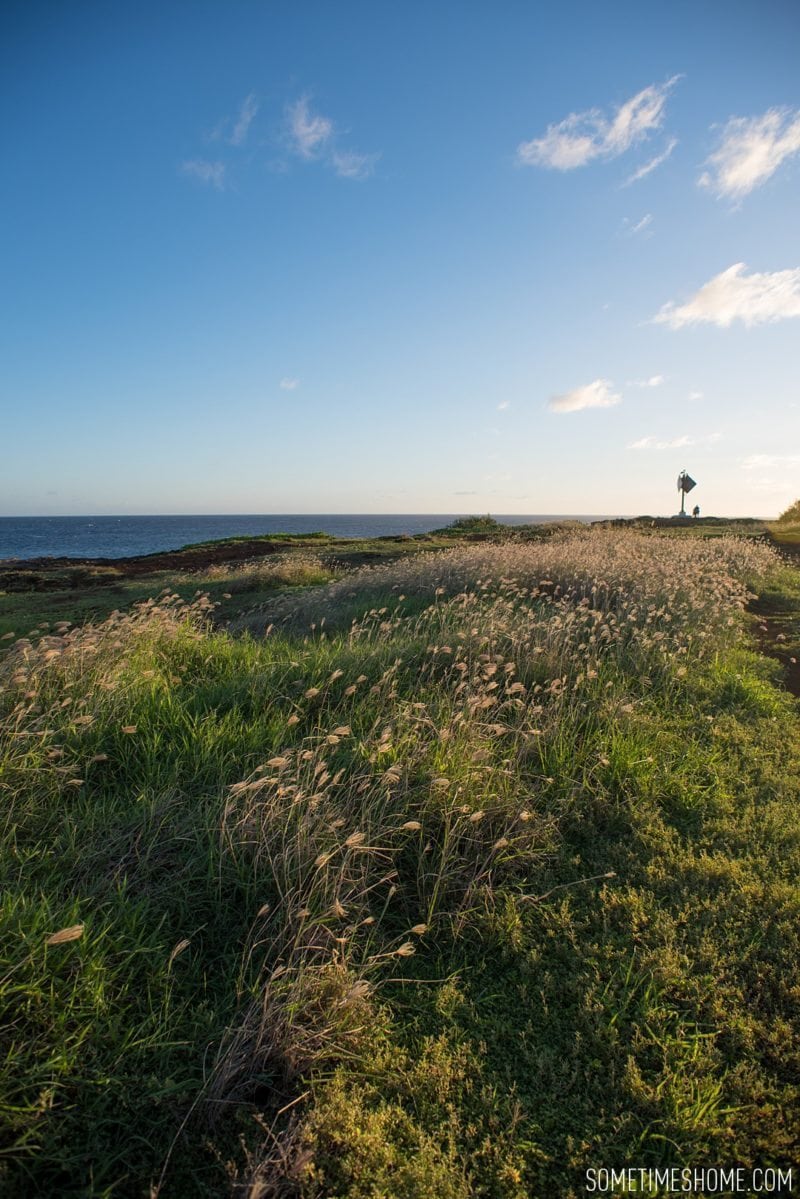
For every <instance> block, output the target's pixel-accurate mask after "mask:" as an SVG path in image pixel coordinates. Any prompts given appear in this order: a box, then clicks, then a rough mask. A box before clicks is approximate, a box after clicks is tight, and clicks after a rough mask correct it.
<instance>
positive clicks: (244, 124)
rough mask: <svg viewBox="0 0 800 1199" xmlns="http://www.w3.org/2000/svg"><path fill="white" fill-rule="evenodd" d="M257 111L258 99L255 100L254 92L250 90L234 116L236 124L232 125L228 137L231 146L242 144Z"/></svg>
mask: <svg viewBox="0 0 800 1199" xmlns="http://www.w3.org/2000/svg"><path fill="white" fill-rule="evenodd" d="M257 112H258V100H256V95H255V92H251V93H250V95H249V96H246V97H245V99H244V101H243V103H242V107H241V108H240V109H239V115H238V117H237V118H236V124H235V125H234V126H233V132H232V133H231V135H230V137H229V138H228V140H229V142H230V143H231V145H232V146H241V145H243V143H244V141H245V139H246V138H247V131H248V129H249V128H250V125H251V124H252V121H253V118H254V117H255V115H256V113H257Z"/></svg>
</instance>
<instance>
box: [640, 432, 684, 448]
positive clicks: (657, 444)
mask: <svg viewBox="0 0 800 1199" xmlns="http://www.w3.org/2000/svg"><path fill="white" fill-rule="evenodd" d="M685 445H694V439H693V438H691V437H687V436H686V435H684V436H683V437H673V439H672V440H671V441H659V440H658V438H656V437H640V438H639V440H638V441H632V442H631V444H630V445H629V446H628V449H629V450H679V449H681V448H682V447H683V446H685Z"/></svg>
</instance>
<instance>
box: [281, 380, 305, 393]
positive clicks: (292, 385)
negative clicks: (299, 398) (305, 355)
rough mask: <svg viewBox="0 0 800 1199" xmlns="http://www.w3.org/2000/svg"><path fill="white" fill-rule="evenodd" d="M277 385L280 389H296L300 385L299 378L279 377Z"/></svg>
mask: <svg viewBox="0 0 800 1199" xmlns="http://www.w3.org/2000/svg"><path fill="white" fill-rule="evenodd" d="M279 386H280V389H281V391H297V388H298V387H299V386H300V380H299V379H288V378H287V379H281V381H280V384H279Z"/></svg>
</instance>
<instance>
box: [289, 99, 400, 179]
mask: <svg viewBox="0 0 800 1199" xmlns="http://www.w3.org/2000/svg"><path fill="white" fill-rule="evenodd" d="M286 121H287V130H288V141H289V147H290V149H291V150H292V152H293V153H294V154H296V155H298V157H300V158H303V159H305V160H306V161H307V162H312V161H315V160H316V161H322V162H325V163H326V164H327V165H328V166H329V167H332V168H333V170H334V171H335V172H336V174H337V175H338V176H339V177H340V178H341V179H366V178H367V177H368V176H369V175H371V174H372V170H373V167H374V165H375V163H376V162H377V160H378V155H377V154H358V153H356V151H354V150H343V149H341V147H340V146H339V145H337V141H338V133H337V130H336V126H335V125H334V123H333V121H332V120H331V119H330V117H324V116H322V115H321V114H320V113H315V112H313V111H312V109H311V105H310V102H309V99H308V96H301V97H300V99H299V100H296V101H295V102H294V104H290V105H289V106H288V107H287V109H286Z"/></svg>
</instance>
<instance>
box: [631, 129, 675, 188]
mask: <svg viewBox="0 0 800 1199" xmlns="http://www.w3.org/2000/svg"><path fill="white" fill-rule="evenodd" d="M677 144H678V139H677V137H671V138H670V139H669V141H668V142H667V148H666V150H664V151H663V153H661V154H656V156H655V158H651V159H650V161H649V162H646V163H644V165H643V166H640V167H639V168H638V170H635V171H634V172H633V174H632V175H629V176H628V178H627V179H626V180H625V182H624V183H623V185H622V186H623V187H629V186H630V185H631V183H638V182H639V180H640V179H644V178H645V176H647V175H649V174H650V173H651V172H652V171H654V170H656V168H657V167H660V166H661V164H662V162H666V161H667V159H668V158H669V156H670V154H671V153H672V151H673V150H674V149H675V147H676V146H677Z"/></svg>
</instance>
